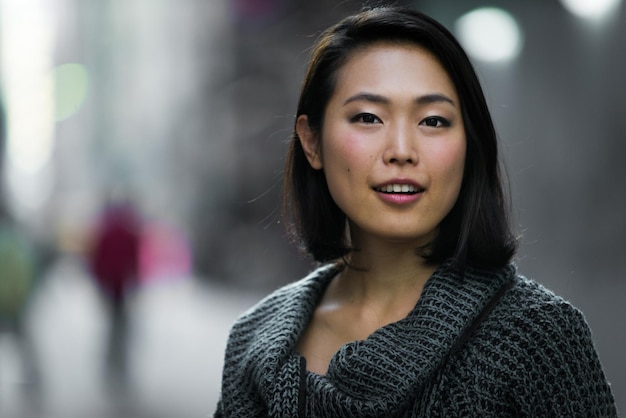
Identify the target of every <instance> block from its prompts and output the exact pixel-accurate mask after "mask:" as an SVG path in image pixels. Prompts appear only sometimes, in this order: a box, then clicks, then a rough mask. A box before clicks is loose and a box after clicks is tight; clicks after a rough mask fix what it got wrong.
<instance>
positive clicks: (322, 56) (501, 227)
mask: <svg viewBox="0 0 626 418" xmlns="http://www.w3.org/2000/svg"><path fill="white" fill-rule="evenodd" d="M377 42H402V43H407V42H408V43H412V44H416V45H419V46H421V47H423V48H425V49H427V50H429V51H430V52H431V53H432V54H434V56H435V57H437V59H438V60H439V61H440V63H441V65H442V66H443V67H444V69H445V70H446V72H447V73H448V76H449V77H450V79H451V80H452V82H453V83H454V86H455V88H456V90H457V93H458V95H459V98H460V101H461V109H462V116H463V123H464V125H465V136H466V141H467V152H466V157H465V158H466V159H465V172H464V175H463V183H462V186H461V191H460V194H459V197H458V199H457V202H456V204H455V206H454V207H453V208H452V210H451V211H450V213H449V214H448V215H447V216H446V217H445V218H444V219H443V220H442V222H441V223H440V225H439V230H438V233H437V236H436V238H435V239H434V240H433V242H432V243H430V245H429V246H428V247H427V248H422V249H420V255H421V256H423V257H424V258H425V259H427V260H428V261H430V262H432V263H440V262H443V261H444V260H446V259H449V258H453V261H454V263H455V264H456V265H457V266H459V267H462V266H464V265H465V264H467V263H469V264H472V265H475V266H477V267H483V268H490V269H495V268H499V267H502V266H504V265H505V264H507V263H508V262H509V261H510V260H511V258H512V257H513V255H514V254H515V251H516V249H517V241H516V239H515V237H514V236H513V234H512V232H511V227H510V223H509V216H508V210H509V205H508V200H507V198H506V195H505V193H504V191H503V186H502V178H501V173H500V166H499V159H498V144H497V137H496V133H495V129H494V126H493V121H492V119H491V115H490V113H489V109H488V108H487V103H486V101H485V97H484V95H483V92H482V88H481V86H480V82H479V81H478V77H477V76H476V73H475V71H474V68H473V66H472V64H471V62H470V60H469V59H468V57H467V55H466V54H465V52H464V50H463V48H462V47H461V46H460V44H459V43H458V42H457V40H456V39H455V38H454V36H453V35H452V34H451V33H450V32H449V31H448V30H447V29H446V28H445V27H444V26H442V25H441V24H440V23H438V22H437V21H435V20H434V19H432V18H430V17H428V16H426V15H424V14H422V13H420V12H418V11H415V10H412V9H408V8H401V7H377V8H372V9H367V10H364V11H362V12H360V13H358V14H355V15H352V16H349V17H347V18H345V19H343V20H342V21H340V22H339V23H337V24H336V25H334V26H332V27H330V28H329V29H327V30H326V31H325V32H323V33H322V34H321V35H320V37H319V38H318V40H317V42H316V43H315V45H314V47H313V49H312V51H311V56H310V61H309V65H308V68H307V71H306V75H305V78H304V82H303V84H302V88H301V92H300V99H299V103H298V109H297V114H296V119H297V117H298V116H300V115H303V114H305V115H308V121H309V126H310V128H311V129H312V130H313V132H315V133H316V134H320V133H321V132H322V126H323V123H324V112H325V110H326V106H327V104H328V102H329V100H330V98H331V96H332V94H333V92H334V90H335V84H336V77H337V72H338V70H339V69H340V68H341V66H342V65H343V64H344V63H345V62H346V61H347V60H348V58H349V57H350V56H351V53H352V52H354V51H355V50H356V49H357V48H362V47H365V46H368V45H371V44H373V43H377ZM283 210H284V214H285V216H286V217H287V219H288V221H289V222H288V225H290V227H291V232H292V233H293V236H294V237H295V238H296V240H297V241H298V243H299V244H300V246H301V248H302V249H303V250H304V251H305V252H307V253H308V254H310V255H311V256H312V257H313V258H314V259H315V260H316V261H319V262H325V261H331V260H336V259H339V258H341V257H344V256H346V255H347V254H348V253H349V252H350V251H352V250H353V249H352V248H350V246H349V244H348V241H347V237H346V233H345V231H346V216H345V214H344V213H343V212H342V211H341V209H339V207H338V206H337V205H336V204H335V202H334V201H333V199H332V197H331V195H330V192H329V191H328V187H327V183H326V179H325V176H324V172H323V170H314V169H313V168H312V167H311V166H310V165H309V163H308V161H307V159H306V157H305V154H304V151H303V149H302V145H301V143H300V139H299V138H298V135H297V133H296V132H295V129H294V133H293V136H292V138H291V140H290V144H289V150H288V154H287V159H286V162H285V171H284V178H283Z"/></svg>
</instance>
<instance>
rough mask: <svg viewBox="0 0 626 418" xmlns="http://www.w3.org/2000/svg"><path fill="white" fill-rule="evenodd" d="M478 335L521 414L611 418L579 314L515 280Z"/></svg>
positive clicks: (545, 292) (589, 339)
mask: <svg viewBox="0 0 626 418" xmlns="http://www.w3.org/2000/svg"><path fill="white" fill-rule="evenodd" d="M479 334H480V336H481V337H480V339H482V343H479V345H483V348H485V349H486V350H485V351H483V353H485V352H489V353H490V354H491V355H489V356H488V357H489V359H490V362H492V364H493V367H495V368H497V369H499V370H500V371H501V372H503V373H502V374H503V375H506V376H509V377H508V379H509V384H510V389H511V390H512V392H513V393H515V394H516V395H514V398H515V399H516V402H517V403H518V406H519V407H520V408H521V409H522V410H524V411H531V412H532V413H531V415H532V414H541V413H542V411H543V412H545V411H552V412H555V411H560V412H561V413H566V414H568V415H570V414H571V415H570V416H582V415H585V414H587V413H589V412H591V411H595V412H600V411H601V413H600V414H599V415H595V414H592V415H593V416H613V415H612V414H613V411H614V410H613V408H614V407H613V397H612V394H611V390H610V386H609V385H608V382H607V380H606V377H605V375H604V371H603V367H602V364H601V362H600V359H599V357H598V354H597V352H596V349H595V345H594V342H593V338H592V335H591V330H590V328H589V326H588V324H587V321H586V320H585V317H584V315H583V313H582V312H581V311H580V310H579V309H578V308H576V307H575V306H573V305H572V304H571V303H570V302H568V301H567V300H565V299H563V298H562V297H560V296H558V295H556V294H555V293H554V292H552V291H551V290H549V289H547V288H546V287H544V286H543V285H541V284H539V283H538V282H536V281H534V280H532V279H528V278H526V277H524V276H519V275H518V276H516V277H515V283H514V286H513V287H512V288H511V289H509V291H508V292H507V293H506V294H505V295H504V296H503V298H502V300H501V302H500V303H499V304H498V306H496V308H495V309H494V310H493V312H492V314H491V315H490V317H489V319H488V320H487V321H486V323H485V327H484V328H483V330H482V332H479ZM487 347H489V348H487Z"/></svg>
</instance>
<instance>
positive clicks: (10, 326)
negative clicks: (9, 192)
mask: <svg viewBox="0 0 626 418" xmlns="http://www.w3.org/2000/svg"><path fill="white" fill-rule="evenodd" d="M0 200H1V199H0ZM37 281H38V274H37V266H36V263H35V254H34V250H33V247H32V245H31V243H30V242H29V240H28V239H27V238H26V236H25V235H24V234H23V232H22V231H21V230H20V228H19V227H18V225H17V224H16V223H15V222H14V221H12V220H11V219H10V217H9V216H7V214H6V212H5V211H4V210H3V208H2V203H1V202H0V331H2V332H4V333H6V334H8V335H12V336H13V337H14V340H15V342H16V346H17V348H18V352H19V357H21V361H22V376H23V382H22V386H23V387H22V388H23V390H24V393H25V394H26V395H28V396H29V397H30V399H29V400H31V401H37V399H36V397H38V396H39V395H40V390H41V376H40V368H39V361H38V356H37V353H36V350H35V347H34V343H33V340H32V336H31V331H30V329H29V328H28V326H27V318H28V316H27V313H28V307H29V306H30V304H31V302H32V298H33V294H34V291H35V287H36V282H37Z"/></svg>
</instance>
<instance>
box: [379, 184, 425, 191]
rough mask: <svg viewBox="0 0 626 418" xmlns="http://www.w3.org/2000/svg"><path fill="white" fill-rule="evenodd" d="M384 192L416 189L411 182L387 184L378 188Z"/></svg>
mask: <svg viewBox="0 0 626 418" xmlns="http://www.w3.org/2000/svg"><path fill="white" fill-rule="evenodd" d="M379 190H380V191H381V192H384V193H415V192H417V189H416V188H415V186H413V185H412V184H388V185H386V186H383V187H381V188H380V189H379Z"/></svg>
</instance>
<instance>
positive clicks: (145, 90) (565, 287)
mask: <svg viewBox="0 0 626 418" xmlns="http://www.w3.org/2000/svg"><path fill="white" fill-rule="evenodd" d="M398 3H401V4H407V5H412V6H414V7H416V8H418V9H420V10H422V11H424V12H426V13H428V14H430V15H432V16H433V17H435V18H436V19H438V20H440V21H441V22H442V23H443V24H445V25H446V26H447V27H448V28H449V29H451V30H452V31H453V32H454V33H455V34H456V35H457V36H458V37H459V39H460V40H461V42H462V43H463V44H464V45H465V47H466V49H467V50H468V52H470V53H471V56H472V59H473V60H474V62H475V65H476V68H477V70H478V72H479V75H480V78H481V80H482V82H483V84H484V89H485V92H486V95H487V98H488V101H489V104H490V107H491V109H492V112H493V116H494V119H495V122H496V126H497V129H498V132H499V135H500V138H501V141H502V150H503V154H504V156H505V160H506V166H507V173H508V177H509V179H510V182H511V188H512V192H511V194H512V197H513V201H514V212H515V213H514V214H515V220H516V224H517V228H518V231H519V233H520V235H521V242H522V244H521V250H520V253H519V255H518V259H517V264H518V266H519V268H520V271H521V272H522V273H523V274H525V275H527V276H530V277H532V278H534V279H536V280H537V281H539V282H541V283H543V284H545V285H546V286H547V287H549V288H551V289H552V290H554V291H555V292H556V293H558V294H560V295H562V296H563V297H565V298H566V299H568V300H570V301H572V302H573V303H574V304H575V305H576V306H577V307H579V308H580V309H581V310H582V311H583V312H584V314H585V315H586V318H587V320H588V322H589V324H590V326H591V328H592V333H593V336H594V339H595V342H596V345H597V349H598V352H599V354H600V358H601V360H602V362H603V364H604V366H605V368H606V374H607V376H608V378H609V380H610V381H611V383H612V386H613V390H614V393H615V396H616V398H617V402H618V407H619V409H620V410H621V411H625V410H626V363H625V362H624V361H623V347H624V346H626V332H625V331H626V329H625V326H624V319H625V318H626V304H624V303H623V299H624V297H626V281H625V279H626V277H625V276H626V274H625V272H626V261H625V260H626V256H625V255H624V251H625V250H626V244H624V241H623V235H624V233H625V232H626V221H625V220H624V219H625V218H624V214H625V213H626V195H625V183H626V168H625V165H624V164H623V162H622V161H621V160H622V158H623V155H624V154H625V152H626V141H625V139H626V100H624V96H625V95H626V83H625V82H624V74H626V54H625V53H624V47H623V45H624V43H625V42H626V10H625V6H624V4H623V2H622V1H621V0H591V1H584V0H578V1H575V0H541V1H539V0H536V1H525V2H517V1H495V0H493V1H477V0H462V1H461V0H456V1H435V0H414V1H408V0H405V1H399V2H398ZM360 8H361V2H357V1H330V0H318V1H314V2H313V1H304V0H176V1H175V0H158V1H155V0H127V1H120V0H117V1H116V0H105V1H103V0H52V1H51V0H0V100H1V102H0V103H1V108H2V112H1V117H0V127H1V128H2V136H1V140H0V174H1V179H2V182H1V185H0V416H2V417H39V416H41V417H53V418H56V417H62V418H66V417H85V416H89V417H131V418H132V417H177V418H179V417H206V416H208V415H210V414H211V413H212V412H213V410H214V407H215V404H216V402H217V398H218V394H219V383H220V380H221V375H220V373H221V366H222V356H223V350H224V347H225V344H226V337H227V332H228V329H229V327H230V324H231V323H232V321H233V320H234V318H235V317H236V316H237V315H238V314H239V313H241V312H242V311H243V310H245V309H247V308H248V307H249V306H251V305H252V304H254V303H255V302H256V301H257V300H258V299H260V298H261V297H262V296H263V295H264V294H266V293H267V292H269V291H271V290H272V289H274V288H276V287H278V286H280V285H282V284H285V283H287V282H290V281H293V280H295V279H297V278H300V277H301V276H302V275H303V274H305V273H306V272H307V271H309V270H310V269H311V268H312V264H311V263H310V262H309V260H307V259H306V258H304V257H303V256H301V255H300V254H299V253H298V252H297V251H296V249H295V248H294V247H293V246H292V245H291V244H290V243H289V242H287V240H286V238H285V232H284V229H283V225H282V224H281V223H280V214H279V196H280V176H281V170H282V164H283V156H284V153H285V151H286V141H287V139H288V137H289V135H290V133H291V129H292V124H293V115H294V113H295V107H296V101H297V95H298V89H299V84H300V82H301V79H302V76H303V73H304V69H305V65H306V60H307V53H308V49H309V47H310V46H311V44H312V42H313V39H314V37H315V35H316V34H318V33H319V31H320V30H322V29H324V28H325V27H326V26H327V25H328V24H330V23H333V22H335V21H337V20H338V19H340V18H342V17H344V16H345V15H346V14H348V13H350V12H353V11H356V10H358V9H360ZM120 248H124V249H125V250H124V251H123V252H122V253H123V254H126V255H128V254H130V255H132V256H131V257H126V256H124V255H121V254H120V253H117V252H116V251H119V249H120ZM116 249H117V250H116ZM9 278H11V279H10V280H9ZM11 280H12V281H11Z"/></svg>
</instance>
